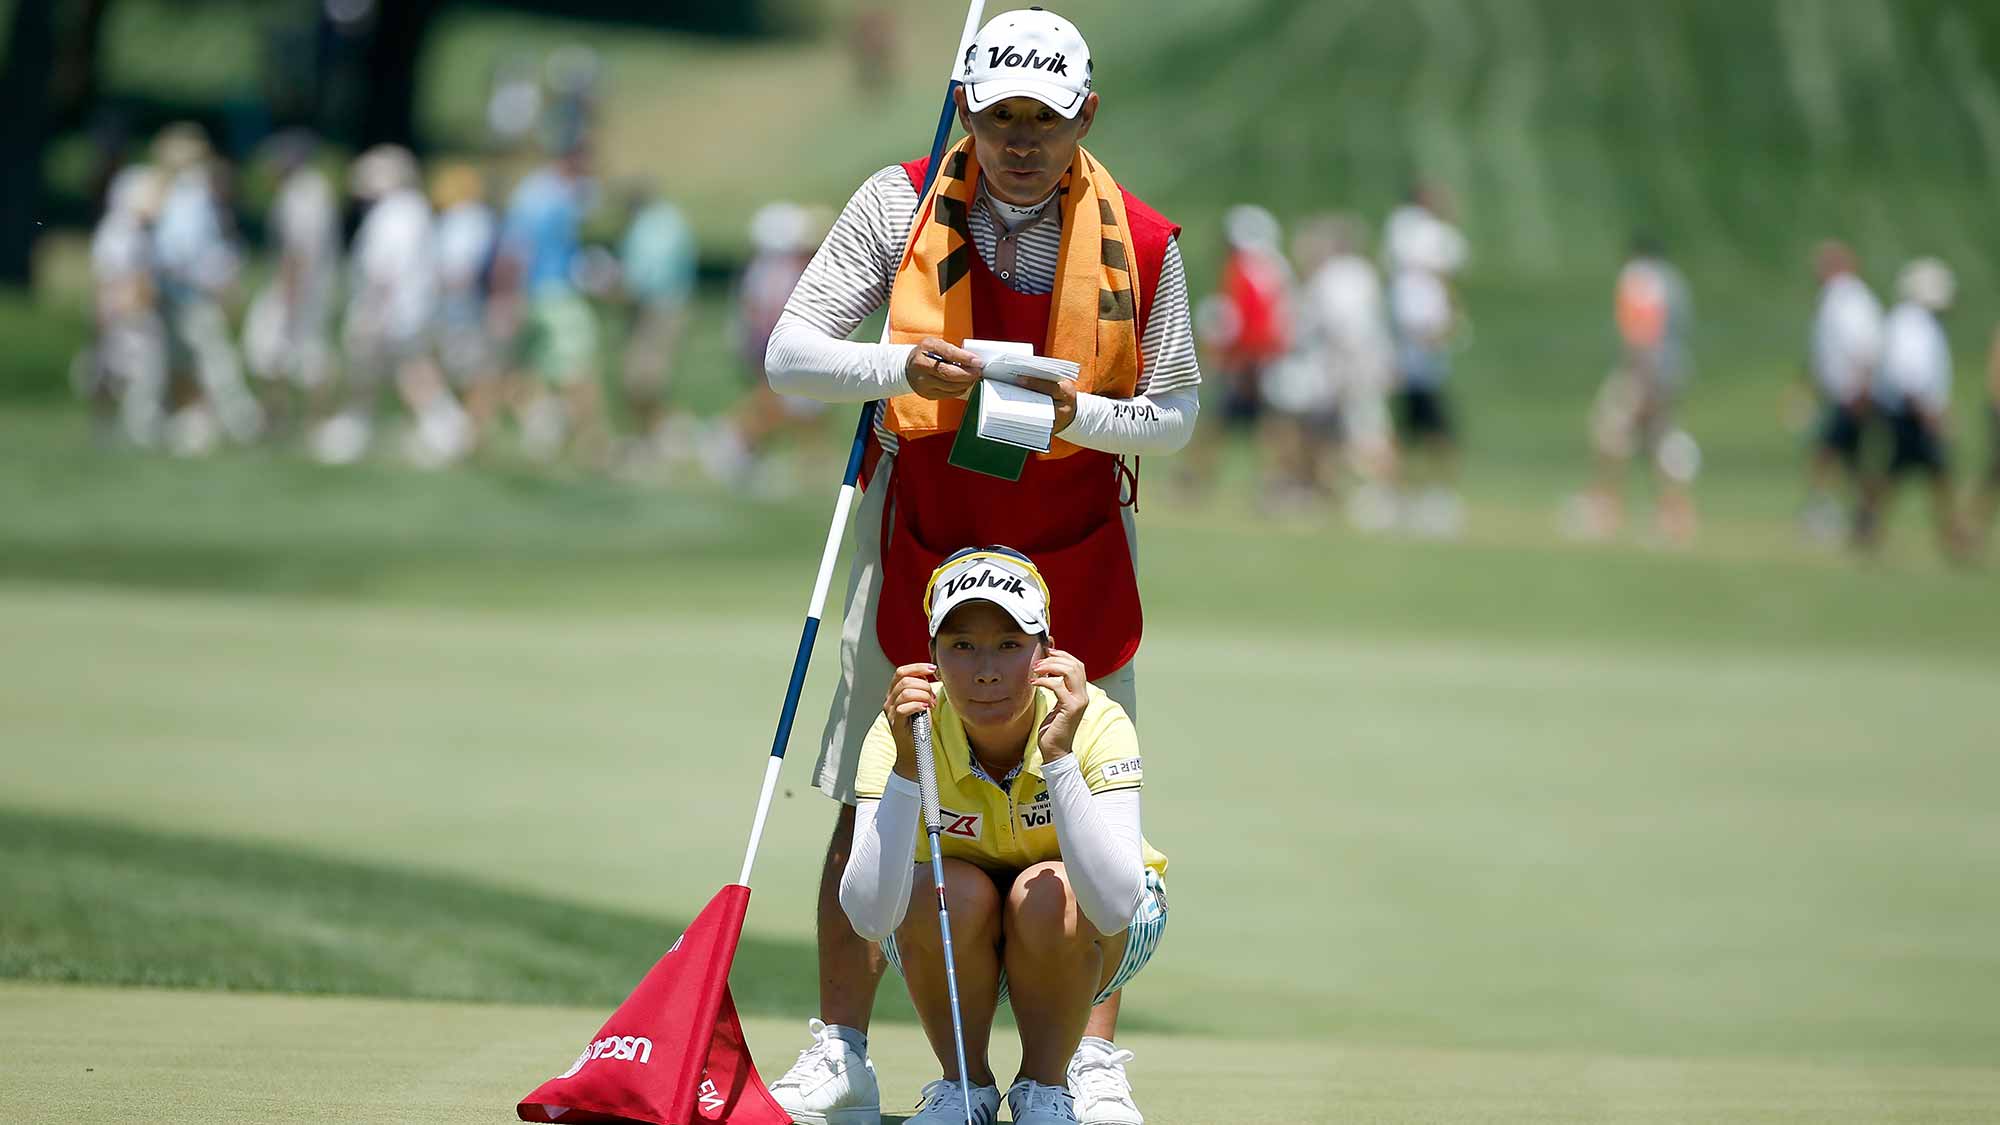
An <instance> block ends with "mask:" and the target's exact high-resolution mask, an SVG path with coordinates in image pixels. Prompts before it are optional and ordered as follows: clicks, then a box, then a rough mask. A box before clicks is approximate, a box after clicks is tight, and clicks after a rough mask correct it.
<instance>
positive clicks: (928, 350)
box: [903, 336, 986, 400]
mask: <svg viewBox="0 0 2000 1125" xmlns="http://www.w3.org/2000/svg"><path fill="white" fill-rule="evenodd" d="M933 356H943V357H944V359H942V360H938V359H934V358H932V357H933ZM985 369H986V361H985V360H982V359H980V358H979V357H978V356H977V355H974V354H973V353H971V352H969V351H966V350H965V349H964V348H961V347H959V346H957V345H955V344H948V343H945V342H944V341H943V340H941V339H939V338H938V337H936V336H926V337H924V339H923V342H922V343H920V344H918V345H917V346H916V347H914V348H911V349H910V358H909V359H908V360H907V361H906V362H905V363H904V364H903V374H904V375H905V376H906V377H908V378H909V380H910V389H911V390H913V391H915V392H916V393H917V394H919V395H921V396H923V397H924V398H928V399H933V400H935V399H945V398H964V397H965V396H966V394H967V393H968V392H970V391H971V390H972V385H973V384H974V383H977V382H978V381H979V373H980V372H981V371H984V370H985Z"/></svg>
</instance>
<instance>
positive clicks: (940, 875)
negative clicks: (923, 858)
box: [910, 711, 972, 1125]
mask: <svg viewBox="0 0 2000 1125" xmlns="http://www.w3.org/2000/svg"><path fill="white" fill-rule="evenodd" d="M910 740H911V741H912V742H914V743H916V747H917V791H918V792H919V794H921V799H922V801H923V806H924V831H925V832H926V833H928V834H929V835H930V840H931V882H932V883H934V884H936V885H937V900H938V932H939V933H941V934H943V935H944V987H945V992H946V993H948V994H949V995H950V996H951V1045H952V1046H953V1047H954V1048H956V1049H957V1051H958V1093H959V1097H960V1098H962V1099H963V1100H964V1102H965V1125H972V1081H971V1079H969V1078H967V1077H966V1076H965V1021H964V1020H962V1019H961V1018H960V1017H959V1014H958V969H957V968H956V967H955V965H954V964H953V961H952V952H951V914H950V913H949V912H947V911H946V909H945V904H944V852H943V849H942V847H941V846H940V844H939V840H938V837H939V834H940V833H942V832H943V831H944V816H943V814H942V813H940V812H939V810H938V792H937V763H936V762H935V761H933V760H932V758H931V713H930V712H929V711H919V712H917V714H916V715H915V716H914V717H913V718H911V720H910Z"/></svg>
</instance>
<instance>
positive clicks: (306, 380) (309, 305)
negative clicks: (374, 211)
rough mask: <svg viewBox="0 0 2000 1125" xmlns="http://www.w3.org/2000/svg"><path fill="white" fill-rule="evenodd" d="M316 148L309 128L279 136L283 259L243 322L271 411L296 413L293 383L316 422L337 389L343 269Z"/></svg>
mask: <svg viewBox="0 0 2000 1125" xmlns="http://www.w3.org/2000/svg"><path fill="white" fill-rule="evenodd" d="M317 150H318V140H317V138H315V137H314V136H313V135H312V134H310V133H307V132H305V131H303V130H298V131H294V132H288V133H283V134H280V135H279V136H278V137H277V138H276V139H275V140H273V142H272V144H271V156H272V161H273V163H274V164H275V165H276V168H277V171H278V176H279V180H278V191H277V195H276V196H275V197H274V198H273V200H272V202H271V214H270V219H269V223H268V226H269V228H270V234H271V240H272V241H273V242H275V243H276V245H277V262H276V263H275V268H274V269H273V271H272V274H271V279H270V281H269V282H268V283H267V284H266V285H265V286H264V288H263V289H262V290H261V291H260V292H259V293H258V294H257V296H256V298H255V299H254V300H252V301H251V302H250V308H249V311H248V312H247V313H245V314H244V319H243V356H244V359H245V360H247V361H248V363H249V367H250V372H251V374H253V375H256V376H257V377H258V378H260V379H263V380H266V381H268V382H269V383H270V384H272V387H271V390H270V391H269V392H268V393H267V394H266V395H265V401H266V404H267V406H268V408H269V409H270V412H271V413H272V414H273V415H274V416H275V417H280V418H286V417H292V416H295V415H296V413H297V412H296V411H293V410H291V409H290V396H289V395H288V394H287V393H286V390H285V385H286V384H289V385H290V387H291V388H293V389H295V390H296V391H297V392H298V393H299V394H300V395H302V396H304V398H305V399H306V403H305V409H304V413H305V415H306V416H307V417H308V418H310V419H312V420H314V421H318V420H320V419H321V417H322V416H323V415H324V413H325V411H326V407H327V405H328V404H327V396H328V393H329V391H330V390H331V385H330V384H331V382H332V375H333V344H332V340H331V338H330V329H329V323H330V321H331V319H332V316H333V304H334V299H335V294H336V290H337V288H338V286H339V271H340V201H339V197H338V196H337V195H336V194H335V192H334V187H333V184H332V183H331V182H329V181H328V179H327V177H326V175H325V174H324V173H322V172H321V171H320V170H319V169H318V168H317V167H315V166H314V165H313V157H314V155H315V153H316V152H317Z"/></svg>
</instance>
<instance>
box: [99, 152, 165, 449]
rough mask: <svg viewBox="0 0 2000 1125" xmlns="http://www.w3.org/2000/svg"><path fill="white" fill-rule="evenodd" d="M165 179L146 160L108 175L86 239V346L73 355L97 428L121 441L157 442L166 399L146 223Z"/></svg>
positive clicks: (152, 215)
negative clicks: (114, 432) (99, 211)
mask: <svg viewBox="0 0 2000 1125" xmlns="http://www.w3.org/2000/svg"><path fill="white" fill-rule="evenodd" d="M163 189H164V184H163V183H162V181H161V177H160V174H159V173H158V172H157V171H156V170H155V169H153V168H152V167H151V166H149V165H145V164H134V165H130V166H128V167H126V168H124V169H123V170H121V171H120V172H119V173H118V174H117V175H116V176H114V177H113V178H112V181H111V188H110V191H109V192H108V193H107V195H106V200H105V203H106V206H105V211H104V217H103V218H102V219H100V220H98V223H97V229H96V230H95V231H94V232H93V233H92V235H91V239H90V272H91V283H92V297H93V299H92V312H93V318H92V321H93V325H94V327H95V330H96V336H95V340H94V342H93V344H92V347H91V348H90V350H89V351H87V352H86V353H85V354H84V355H82V356H79V357H78V360H79V365H78V367H79V370H80V372H81V373H82V375H83V378H82V380H81V382H82V387H81V390H82V391H83V392H84V394H85V397H86V398H88V399H89V401H90V403H91V405H92V409H93V412H94V414H95V416H96V417H97V419H98V421H99V423H100V427H101V428H109V427H110V426H111V425H112V424H113V423H112V419H114V418H115V419H116V423H115V425H116V427H117V429H118V431H119V432H121V433H122V434H123V435H124V437H125V439H126V440H127V441H130V442H132V443H133V444H134V445H139V446H152V445H155V444H157V443H158V442H159V440H160V430H161V425H162V420H163V419H164V417H165V410H166V400H167V337H166V326H165V325H164V324H163V323H162V322H161V320H160V305H159V291H158V288H157V287H156V286H155V284H154V277H153V221H154V218H155V217H156V216H157V215H158V213H159V209H160V202H161V197H162V195H163V194H164V190H163Z"/></svg>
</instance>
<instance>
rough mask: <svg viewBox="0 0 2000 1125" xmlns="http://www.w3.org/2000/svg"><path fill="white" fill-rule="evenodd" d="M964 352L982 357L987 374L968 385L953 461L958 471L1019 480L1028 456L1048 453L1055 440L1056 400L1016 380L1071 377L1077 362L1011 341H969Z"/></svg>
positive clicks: (1075, 370)
mask: <svg viewBox="0 0 2000 1125" xmlns="http://www.w3.org/2000/svg"><path fill="white" fill-rule="evenodd" d="M965 350H966V351H969V352H972V353H973V354H975V355H977V356H979V358H980V359H982V360H984V361H985V372H984V374H985V378H983V379H981V380H980V381H979V383H978V385H976V386H974V387H973V388H972V395H971V397H970V398H968V399H967V400H966V404H965V410H966V415H967V419H968V421H970V422H971V423H972V424H971V425H965V424H964V423H961V424H960V425H959V427H958V438H957V440H956V441H954V442H953V443H952V447H951V463H952V464H954V465H957V466H958V467H959V468H961V469H970V470H971V471H973V472H975V473H985V474H986V475H987V476H994V477H999V478H1001V479H1003V480H1019V479H1021V469H1022V468H1023V467H1024V466H1025V465H1026V464H1027V461H1028V454H1029V453H1030V452H1034V453H1047V452H1048V451H1049V445H1050V443H1051V442H1052V441H1053V440H1054V438H1055V428H1056V403H1055V400H1054V399H1052V398H1050V397H1049V396H1048V395H1045V394H1043V393H1042V392H1040V391H1031V390H1029V389H1027V388H1026V387H1023V386H1020V385H1019V383H1018V380H1020V379H1023V378H1035V379H1074V378H1076V375H1077V372H1078V370H1079V368H1078V366H1077V365H1076V364H1075V363H1072V362H1070V361H1069V360H1066V359H1056V358H1054V357H1052V356H1038V355H1036V354H1035V349H1034V348H1033V347H1031V346H1030V345H1027V344H1022V343H1017V342H1015V341H1012V340H967V341H966V342H965Z"/></svg>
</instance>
